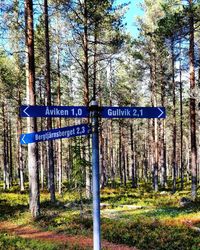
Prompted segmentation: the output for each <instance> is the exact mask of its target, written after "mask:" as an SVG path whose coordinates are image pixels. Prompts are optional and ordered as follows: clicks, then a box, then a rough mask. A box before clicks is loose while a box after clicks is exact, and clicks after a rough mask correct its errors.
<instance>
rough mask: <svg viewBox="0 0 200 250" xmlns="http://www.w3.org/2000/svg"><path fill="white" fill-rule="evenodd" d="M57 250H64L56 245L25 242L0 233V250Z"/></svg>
mask: <svg viewBox="0 0 200 250" xmlns="http://www.w3.org/2000/svg"><path fill="white" fill-rule="evenodd" d="M5 249H10V250H11V249H12V250H33V249H37V250H59V249H64V248H63V247H62V246H60V247H59V246H58V245H56V244H51V243H46V242H42V241H36V240H27V239H22V238H20V237H16V236H11V235H8V234H7V233H0V250H5Z"/></svg>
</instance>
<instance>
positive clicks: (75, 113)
mask: <svg viewBox="0 0 200 250" xmlns="http://www.w3.org/2000/svg"><path fill="white" fill-rule="evenodd" d="M20 116H21V117H68V118H72V117H73V118H86V117H89V110H88V108H87V107H84V106H21V107H20Z"/></svg>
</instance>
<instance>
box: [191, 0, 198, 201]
mask: <svg viewBox="0 0 200 250" xmlns="http://www.w3.org/2000/svg"><path fill="white" fill-rule="evenodd" d="M189 4H190V16H189V26H190V47H189V60H190V63H189V64H190V104H189V105H190V137H191V138H190V139H191V173H192V186H191V195H192V199H193V200H196V198H197V146H196V100H195V96H194V90H195V67H194V60H195V56H194V13H193V0H189Z"/></svg>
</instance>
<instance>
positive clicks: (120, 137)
mask: <svg viewBox="0 0 200 250" xmlns="http://www.w3.org/2000/svg"><path fill="white" fill-rule="evenodd" d="M119 174H120V183H121V185H122V184H123V172H122V128H121V124H120V123H119Z"/></svg>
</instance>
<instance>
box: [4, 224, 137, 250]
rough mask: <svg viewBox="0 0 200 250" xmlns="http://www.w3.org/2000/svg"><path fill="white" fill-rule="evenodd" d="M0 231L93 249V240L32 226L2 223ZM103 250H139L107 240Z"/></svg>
mask: <svg viewBox="0 0 200 250" xmlns="http://www.w3.org/2000/svg"><path fill="white" fill-rule="evenodd" d="M0 231H1V232H6V233H8V234H11V235H14V236H18V237H22V238H25V239H34V240H41V241H48V242H51V243H54V244H55V243H57V244H59V245H66V244H67V246H68V249H72V248H74V247H76V249H77V248H78V249H80V248H81V249H92V247H93V239H92V238H89V237H83V236H81V235H76V236H67V235H64V234H59V233H54V232H52V231H41V230H38V229H37V228H34V227H32V226H25V225H24V226H23V225H22V226H21V225H16V224H14V223H11V222H9V221H3V222H1V224H0ZM102 248H103V249H108V250H137V249H136V248H135V247H128V246H125V245H122V244H113V243H110V242H108V241H105V240H103V241H102Z"/></svg>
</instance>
